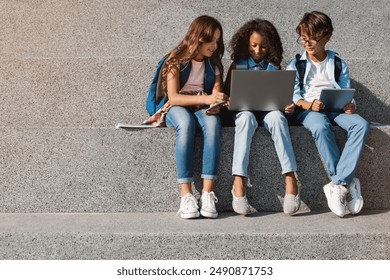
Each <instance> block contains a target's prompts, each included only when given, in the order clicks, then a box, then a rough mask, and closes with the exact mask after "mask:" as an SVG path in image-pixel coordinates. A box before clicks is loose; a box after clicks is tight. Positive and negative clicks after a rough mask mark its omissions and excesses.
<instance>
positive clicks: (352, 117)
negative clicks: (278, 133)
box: [297, 111, 370, 185]
mask: <svg viewBox="0 0 390 280" xmlns="http://www.w3.org/2000/svg"><path fill="white" fill-rule="evenodd" d="M297 120H298V121H299V122H300V123H301V124H303V125H304V126H305V127H306V128H308V129H309V130H310V132H311V134H312V136H313V138H314V141H315V144H316V146H317V149H318V152H319V153H320V155H321V157H322V160H323V162H324V163H325V166H326V168H327V169H328V173H329V175H330V176H331V178H332V182H333V183H335V184H337V185H348V184H350V183H351V182H352V179H353V178H354V177H355V171H356V168H357V164H358V161H359V158H360V155H361V153H362V151H363V148H364V144H365V142H366V139H367V136H368V132H369V129H370V124H369V123H368V122H367V121H366V120H365V119H363V118H362V117H361V116H359V115H358V114H345V113H336V112H329V113H327V112H326V113H322V112H313V111H300V112H298V114H297ZM332 123H335V124H337V125H339V126H340V127H341V128H342V129H344V130H346V131H347V134H348V135H347V142H346V143H345V146H344V149H343V151H342V153H340V150H339V147H338V146H337V143H336V138H335V135H334V132H333V129H332Z"/></svg>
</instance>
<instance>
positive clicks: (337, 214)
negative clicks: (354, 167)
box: [324, 185, 345, 218]
mask: <svg viewBox="0 0 390 280" xmlns="http://www.w3.org/2000/svg"><path fill="white" fill-rule="evenodd" d="M324 193H325V196H326V201H327V202H328V207H329V209H330V211H332V212H333V214H335V215H336V216H338V217H340V218H342V217H344V215H345V212H344V213H338V212H337V211H335V210H334V209H333V207H332V206H331V204H330V203H329V201H330V200H331V198H330V190H329V187H328V185H325V186H324Z"/></svg>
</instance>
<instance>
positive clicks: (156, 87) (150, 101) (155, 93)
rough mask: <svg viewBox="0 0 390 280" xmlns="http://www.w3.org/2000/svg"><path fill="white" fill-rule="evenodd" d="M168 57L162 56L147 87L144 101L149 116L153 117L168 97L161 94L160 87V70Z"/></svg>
mask: <svg viewBox="0 0 390 280" xmlns="http://www.w3.org/2000/svg"><path fill="white" fill-rule="evenodd" d="M167 57H168V55H166V56H164V57H163V58H162V59H161V60H160V61H159V62H158V64H157V68H156V71H155V72H154V75H153V79H152V83H151V84H150V86H149V92H148V97H147V99H146V110H147V111H148V113H149V115H150V116H152V115H154V114H155V113H156V112H157V111H158V110H159V109H160V108H161V107H162V106H163V105H164V104H165V103H166V102H167V101H168V96H167V95H166V94H165V93H164V92H163V90H162V87H161V82H162V77H161V76H162V71H161V70H162V68H163V66H164V64H165V60H166V59H167Z"/></svg>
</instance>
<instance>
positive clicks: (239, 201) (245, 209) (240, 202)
mask: <svg viewBox="0 0 390 280" xmlns="http://www.w3.org/2000/svg"><path fill="white" fill-rule="evenodd" d="M232 196H233V201H232V206H233V210H234V212H236V213H237V214H240V215H248V214H249V213H250V212H251V210H250V209H251V207H250V205H249V202H248V199H247V198H246V195H244V196H242V197H239V196H235V195H234V186H233V188H232Z"/></svg>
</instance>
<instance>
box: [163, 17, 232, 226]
mask: <svg viewBox="0 0 390 280" xmlns="http://www.w3.org/2000/svg"><path fill="white" fill-rule="evenodd" d="M224 50H225V49H224V44H223V34H222V26H221V24H220V23H219V22H218V21H217V20H216V19H215V18H213V17H210V16H207V15H203V16H200V17H198V18H196V19H195V20H194V21H193V22H192V23H191V25H190V27H189V29H188V31H187V34H186V35H185V37H184V39H183V40H182V41H181V42H180V44H179V45H178V46H177V47H176V48H175V49H174V50H173V51H172V52H171V53H170V54H169V55H168V57H167V60H166V63H165V65H164V68H163V69H162V71H163V72H162V73H163V75H162V79H163V81H162V87H163V89H164V91H166V92H167V95H168V102H169V104H170V106H172V107H171V108H170V109H169V111H168V113H167V115H166V124H167V126H168V127H173V128H175V130H176V147H175V149H176V165H177V175H178V182H179V184H180V186H181V191H180V196H181V201H180V209H179V213H180V216H181V217H182V218H185V219H188V218H197V217H199V214H201V215H202V216H204V217H208V218H217V216H218V213H217V211H216V207H215V202H216V201H217V198H216V196H215V193H214V191H213V190H214V185H215V180H216V179H217V170H218V164H219V158H220V138H221V120H220V117H219V110H220V108H219V107H218V106H217V107H215V108H213V109H211V110H208V111H206V110H205V109H207V108H209V107H210V105H213V104H216V103H221V102H224V101H225V99H226V96H225V94H224V93H223V92H222V75H223V66H222V63H221V58H222V56H223V53H224ZM197 127H199V128H200V130H201V132H202V136H203V147H202V148H203V160H202V174H201V177H202V179H203V190H202V195H201V201H200V203H201V209H200V211H199V207H198V201H197V200H196V199H195V197H194V196H193V194H192V183H193V182H194V176H193V168H194V138H195V130H196V128H197Z"/></svg>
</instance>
